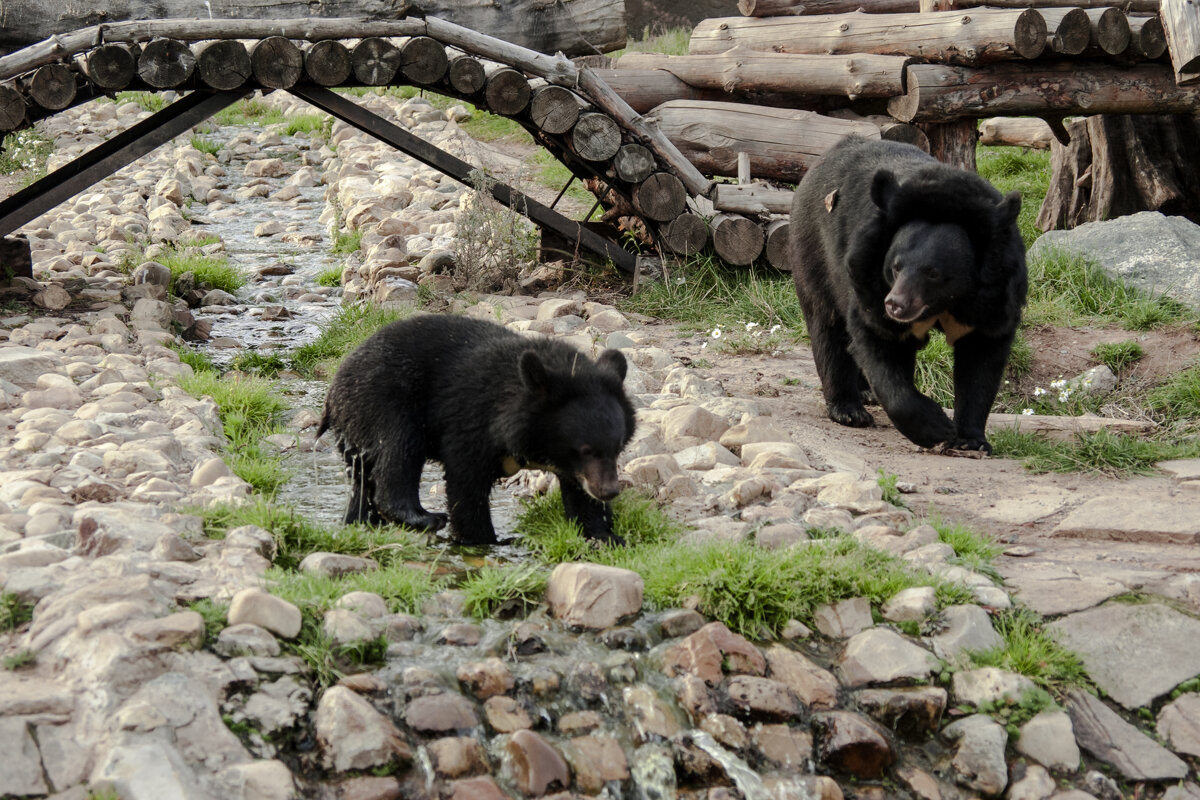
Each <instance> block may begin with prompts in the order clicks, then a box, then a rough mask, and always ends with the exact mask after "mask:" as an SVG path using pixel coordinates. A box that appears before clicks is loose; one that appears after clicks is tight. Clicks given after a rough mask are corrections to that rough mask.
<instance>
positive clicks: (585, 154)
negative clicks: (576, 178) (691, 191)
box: [571, 111, 683, 219]
mask: <svg viewBox="0 0 1200 800" xmlns="http://www.w3.org/2000/svg"><path fill="white" fill-rule="evenodd" d="M571 147H572V148H573V149H574V150H575V153H576V154H577V155H579V157H580V158H584V159H587V160H588V161H608V160H609V159H610V158H612V157H613V156H615V155H616V154H617V151H618V150H620V149H621V126H620V125H618V124H617V123H616V122H614V121H613V119H612V117H610V116H608V115H607V114H599V113H596V112H594V111H589V112H588V113H586V114H580V115H579V121H578V122H576V123H575V127H574V129H572V131H571ZM682 210H683V209H680V211H682ZM676 213H679V212H676ZM668 219H669V217H668Z"/></svg>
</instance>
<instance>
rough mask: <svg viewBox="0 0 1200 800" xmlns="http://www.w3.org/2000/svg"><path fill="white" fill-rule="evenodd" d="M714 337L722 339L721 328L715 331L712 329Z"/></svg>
mask: <svg viewBox="0 0 1200 800" xmlns="http://www.w3.org/2000/svg"><path fill="white" fill-rule="evenodd" d="M712 337H713V338H714V339H720V338H721V329H720V328H713V329H712Z"/></svg>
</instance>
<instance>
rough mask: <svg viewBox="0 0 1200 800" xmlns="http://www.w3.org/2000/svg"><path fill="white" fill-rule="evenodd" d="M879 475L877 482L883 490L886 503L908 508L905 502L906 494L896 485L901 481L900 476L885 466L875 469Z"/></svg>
mask: <svg viewBox="0 0 1200 800" xmlns="http://www.w3.org/2000/svg"><path fill="white" fill-rule="evenodd" d="M875 472H876V473H878V475H879V477H878V478H876V482H877V483H878V484H879V488H880V489H882V490H883V500H884V502H885V503H891V504H892V505H894V506H897V507H899V508H908V505H907V504H906V503H905V502H904V495H902V494H900V490H899V489H897V488H896V486H897V485H898V484H899V483H900V476H899V475H897V474H896V473H894V472H888V471H887V470H885V469H884V468H883V467H880V468H879V469H877V470H875Z"/></svg>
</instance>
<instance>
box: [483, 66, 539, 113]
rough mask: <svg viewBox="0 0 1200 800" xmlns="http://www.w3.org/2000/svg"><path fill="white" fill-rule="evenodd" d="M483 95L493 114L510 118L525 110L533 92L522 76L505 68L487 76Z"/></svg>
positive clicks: (513, 70)
mask: <svg viewBox="0 0 1200 800" xmlns="http://www.w3.org/2000/svg"><path fill="white" fill-rule="evenodd" d="M483 94H484V97H485V98H486V100H487V106H488V109H489V110H490V111H491V112H492V113H493V114H499V115H500V116H502V117H511V116H513V115H515V114H520V113H521V112H522V111H524V110H525V108H526V106H528V105H529V99H530V97H531V96H532V95H533V91H532V90H531V89H530V88H529V81H527V80H526V79H525V76H524V75H522V74H521V73H519V72H517V71H516V70H515V69H508V68H507V67H506V68H504V69H498V70H496V71H495V72H493V73H492V74H491V75H489V76H488V79H487V88H486V89H484V92H483Z"/></svg>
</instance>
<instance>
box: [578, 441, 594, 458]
mask: <svg viewBox="0 0 1200 800" xmlns="http://www.w3.org/2000/svg"><path fill="white" fill-rule="evenodd" d="M594 455H596V451H595V450H593V449H592V447H591V445H586V444H585V445H584V446H583V447H581V448H579V457H580V458H591V457H593V456H594Z"/></svg>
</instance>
